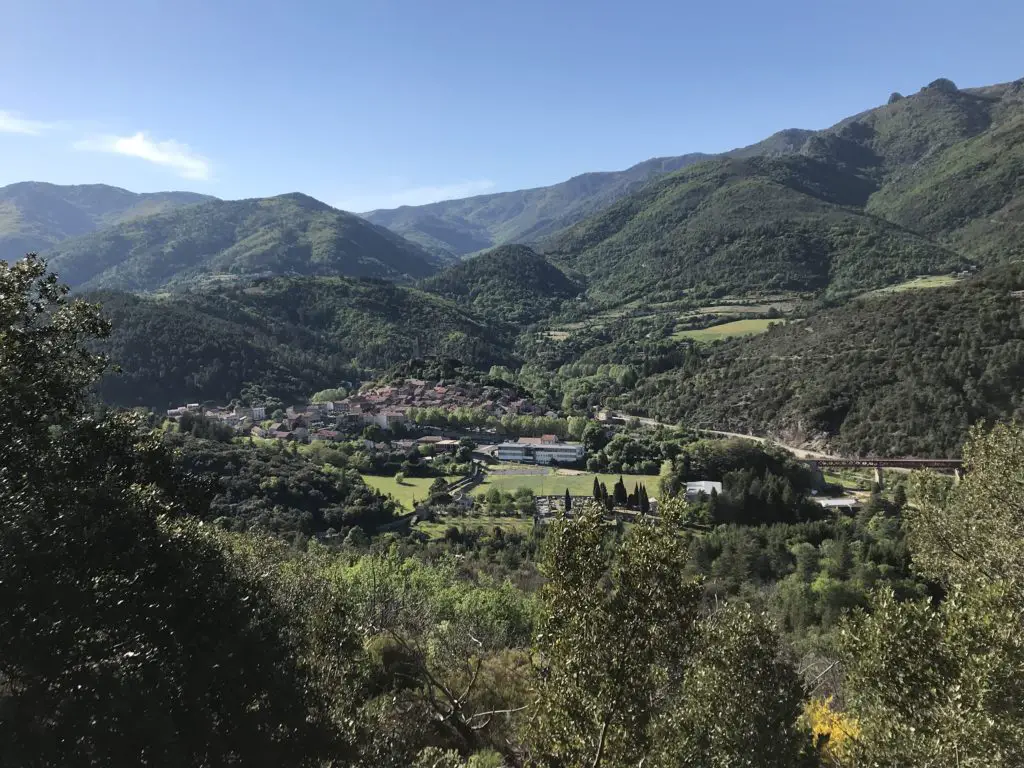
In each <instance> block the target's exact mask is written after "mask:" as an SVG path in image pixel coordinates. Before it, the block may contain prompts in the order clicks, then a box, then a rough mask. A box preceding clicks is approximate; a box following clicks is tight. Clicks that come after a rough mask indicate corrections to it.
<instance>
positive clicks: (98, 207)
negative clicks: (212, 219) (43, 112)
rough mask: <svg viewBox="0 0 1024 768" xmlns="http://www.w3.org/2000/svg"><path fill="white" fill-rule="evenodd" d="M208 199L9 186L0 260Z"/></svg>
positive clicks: (2, 211) (0, 201)
mask: <svg viewBox="0 0 1024 768" xmlns="http://www.w3.org/2000/svg"><path fill="white" fill-rule="evenodd" d="M213 199H214V198H212V197H210V196H209V195H200V194H196V193H195V192H153V193H148V194H136V193H134V192H129V191H128V190H126V189H120V188H119V187H111V186H107V185H106V184H82V185H72V186H61V185H57V184H46V183H43V182H37V181H24V182H19V183H17V184H9V185H8V186H6V187H0V260H5V261H10V260H12V259H19V258H21V257H22V256H24V255H25V254H26V253H31V252H42V251H46V250H48V249H50V248H51V247H52V246H54V245H55V244H57V243H59V242H61V241H63V240H67V239H68V238H71V237H77V236H79V235H84V234H88V233H90V232H95V231H96V230H98V229H102V228H103V227H108V226H112V225H114V224H118V223H121V222H124V221H128V220H130V219H133V218H136V217H138V216H148V215H150V214H154V213H160V212H163V211H169V210H172V209H174V208H178V207H181V206H183V205H192V204H194V203H201V202H206V201H209V200H213Z"/></svg>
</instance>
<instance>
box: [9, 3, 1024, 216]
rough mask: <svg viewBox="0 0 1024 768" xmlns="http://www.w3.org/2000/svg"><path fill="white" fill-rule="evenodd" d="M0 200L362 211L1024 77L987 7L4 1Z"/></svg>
mask: <svg viewBox="0 0 1024 768" xmlns="http://www.w3.org/2000/svg"><path fill="white" fill-rule="evenodd" d="M0 19H2V24H0V72H2V73H3V75H2V77H0V184H6V183H10V182H14V181H21V180H26V179H33V180H41V181H51V182H55V183H61V184H69V183H89V182H104V183H108V184H115V185H118V186H123V187H126V188H128V189H132V190H135V191H154V190H161V189H192V190H195V191H199V192H206V193H209V194H214V195H218V196H220V197H226V198H237V197H253V196H262V195H272V194H278V193H283V192H290V191H302V192H306V193H308V194H311V195H313V196H314V197H317V198H319V199H321V200H324V201H325V202H328V203H331V204H333V205H337V206H339V207H343V208H347V209H349V210H357V211H362V210H368V209H371V208H377V207H393V206H395V205H400V204H419V203H425V202H430V201H432V200H436V199H444V198H449V197H460V196H465V195H467V194H473V193H479V192H491V191H502V190H509V189H518V188H522V187H529V186H539V185H543V184H550V183H554V182H557V181H561V180H563V179H566V178H568V177H570V176H573V175H575V174H578V173H583V172H586V171H592V170H615V169H619V168H625V167H627V166H629V165H632V164H633V163H636V162H639V161H641V160H644V159H646V158H648V157H654V156H660V155H677V154H683V153H686V152H693V151H706V152H714V151H720V150H725V149H729V148H732V147H735V146H742V145H744V144H750V143H753V142H755V141H758V140H760V139H762V138H764V137H765V136H767V135H769V134H771V133H773V132H774V131H776V130H780V129H782V128H789V127H799V128H822V127H825V126H827V125H830V124H831V123H833V122H835V121H837V120H839V119H840V118H842V117H845V116H847V115H849V114H852V113H855V112H858V111H860V110H862V109H866V108H869V107H872V106H876V105H878V104H880V103H884V101H885V100H886V98H887V97H888V95H889V93H890V92H891V91H894V90H898V91H901V92H903V93H911V92H913V91H916V90H917V89H918V88H920V87H921V86H923V85H925V84H926V83H928V82H929V81H931V80H933V79H935V78H937V77H948V78H951V79H952V80H954V81H955V82H956V83H957V84H958V85H960V86H961V87H966V86H972V85H986V84H990V83H993V82H1002V81H1006V80H1013V79H1016V78H1019V77H1024V55H1022V54H1024V33H1022V31H1021V30H1024V3H1012V2H1007V1H1006V0H974V1H973V2H971V3H966V2H963V0H957V1H956V2H953V1H952V0H931V1H930V2H926V1H925V0H886V2H878V1H877V0H861V1H860V2H851V1H849V0H815V1H814V2H811V1H810V0H790V2H787V3H769V2H761V1H758V2H755V1H754V0H742V1H739V2H728V1H721V0H719V1H718V2H701V3H695V2H680V1H679V0H676V1H675V2H669V1H668V0H665V1H662V0H629V2H624V1H619V2H605V1H604V0H543V1H542V0H518V1H517V2H510V1H507V0H360V1H359V2H348V1H347V0H319V1H316V2H314V1H312V0H305V1H304V0H287V1H286V0H274V1H270V0H247V1H246V2H240V1H239V2H236V0H205V1H203V2H198V1H196V0H173V1H172V0H166V1H162V2H157V1H156V0H91V2H78V1H77V0H0Z"/></svg>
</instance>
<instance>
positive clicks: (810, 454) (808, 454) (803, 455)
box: [612, 413, 842, 459]
mask: <svg viewBox="0 0 1024 768" xmlns="http://www.w3.org/2000/svg"><path fill="white" fill-rule="evenodd" d="M612 415H613V416H617V417H619V418H620V419H632V418H636V419H637V421H639V422H640V423H641V424H643V425H644V426H648V427H658V426H663V427H669V428H670V429H671V428H675V426H676V425H675V424H666V423H665V422H662V421H658V420H657V419H649V418H647V417H645V416H640V417H634V416H630V415H629V414H628V413H613V414H612ZM699 431H700V432H706V433H707V434H709V435H720V436H722V437H738V438H740V439H742V440H752V441H754V442H755V443H766V442H768V438H767V437H762V436H760V435H744V434H740V433H739V432H722V431H721V430H717V429H702V430H699ZM772 442H775V444H776V445H778V446H779V447H781V448H785V449H786V450H787V451H792V453H793V455H794V456H796V457H797V458H798V459H838V458H842V457H840V456H833V455H832V454H828V453H821V452H820V451H811V450H808V449H806V448H796V447H795V446H792V445H786V444H784V443H779V442H776V441H772Z"/></svg>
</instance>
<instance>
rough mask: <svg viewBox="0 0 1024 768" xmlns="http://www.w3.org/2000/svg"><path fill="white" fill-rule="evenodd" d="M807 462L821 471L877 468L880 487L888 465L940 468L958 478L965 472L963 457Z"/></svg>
mask: <svg viewBox="0 0 1024 768" xmlns="http://www.w3.org/2000/svg"><path fill="white" fill-rule="evenodd" d="M805 463H806V464H807V465H808V466H810V467H811V469H813V470H817V471H819V472H820V471H821V470H823V469H873V470H875V482H876V483H877V484H878V486H879V487H880V488H881V487H883V486H884V485H885V480H884V477H883V474H882V471H883V470H884V469H886V468H887V467H888V468H890V469H938V470H941V471H945V472H952V473H953V474H954V475H955V476H956V478H957V479H958V480H959V479H960V478H961V477H962V476H963V472H964V462H963V460H962V459H886V458H879V457H870V456H869V457H865V458H858V459H841V458H827V459H826V458H820V459H806V460H805Z"/></svg>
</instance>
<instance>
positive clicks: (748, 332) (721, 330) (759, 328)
mask: <svg viewBox="0 0 1024 768" xmlns="http://www.w3.org/2000/svg"><path fill="white" fill-rule="evenodd" d="M783 322H785V321H784V320H780V319H774V320H770V319H767V318H761V319H748V320H733V321H731V322H728V323H720V324H719V325H712V326H711V327H709V328H698V329H695V330H690V331H677V332H676V333H674V334H672V338H673V339H693V340H694V341H718V340H719V339H727V338H729V337H731V336H752V335H753V334H755V333H764V332H765V331H767V330H768V326H769V325H770V324H771V323H783Z"/></svg>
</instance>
